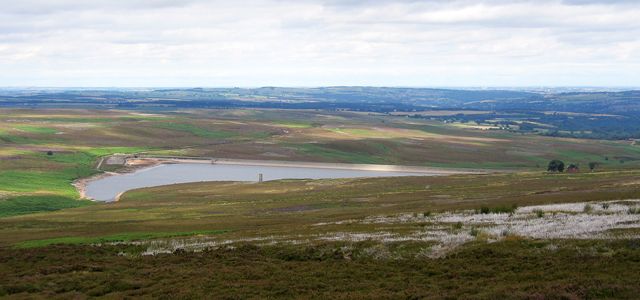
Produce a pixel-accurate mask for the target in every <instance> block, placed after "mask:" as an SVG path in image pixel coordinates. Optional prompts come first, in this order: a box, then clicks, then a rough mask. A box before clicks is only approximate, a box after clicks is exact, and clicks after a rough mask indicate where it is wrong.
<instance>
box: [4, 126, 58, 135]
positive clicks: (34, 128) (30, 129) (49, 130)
mask: <svg viewBox="0 0 640 300" xmlns="http://www.w3.org/2000/svg"><path fill="white" fill-rule="evenodd" d="M14 128H16V129H19V130H21V131H25V132H30V133H39V134H54V133H56V132H58V130H56V129H55V128H51V127H40V126H32V125H16V126H14Z"/></svg>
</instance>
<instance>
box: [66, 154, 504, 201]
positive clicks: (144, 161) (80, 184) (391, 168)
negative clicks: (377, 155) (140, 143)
mask: <svg viewBox="0 0 640 300" xmlns="http://www.w3.org/2000/svg"><path fill="white" fill-rule="evenodd" d="M102 160H104V158H103V159H102ZM164 164H211V165H239V166H263V167H289V168H318V169H336V170H362V171H384V172H403V173H415V174H416V176H420V174H425V175H436V176H437V175H441V176H448V175H463V174H466V175H470V174H476V175H479V174H487V173H490V172H497V171H495V170H477V169H456V168H438V167H421V166H403V165H376V164H347V163H322V162H304V161H277V160H249V159H229V158H206V157H203V158H197V157H187V158H180V157H138V158H133V157H130V158H125V161H124V164H123V169H122V170H121V171H118V172H110V171H102V173H98V174H95V175H92V176H89V177H85V178H79V179H76V180H74V181H73V182H72V183H71V185H73V186H74V187H75V188H76V190H77V191H78V193H79V194H80V198H81V199H87V200H91V201H97V200H95V199H92V198H90V197H88V196H87V195H86V187H87V185H88V184H89V183H90V182H92V181H95V180H100V179H103V178H106V177H110V176H115V175H122V174H127V173H133V172H136V171H138V170H142V169H146V168H151V167H155V166H159V165H164ZM121 194H122V193H121ZM121 194H120V195H121ZM120 195H118V197H116V199H115V201H114V202H117V201H118V200H119V198H120Z"/></svg>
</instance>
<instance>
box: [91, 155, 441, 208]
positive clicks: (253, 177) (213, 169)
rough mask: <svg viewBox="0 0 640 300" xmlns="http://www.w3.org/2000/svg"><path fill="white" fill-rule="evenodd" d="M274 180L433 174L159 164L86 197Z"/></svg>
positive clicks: (106, 181)
mask: <svg viewBox="0 0 640 300" xmlns="http://www.w3.org/2000/svg"><path fill="white" fill-rule="evenodd" d="M259 174H262V177H263V180H265V181H267V180H277V179H322V178H356V177H390V176H435V175H441V174H440V173H439V172H437V171H433V172H424V171H423V172H401V171H395V170H394V171H385V170H362V169H345V168H326V167H323V168H321V167H309V166H304V167H294V166H262V165H225V164H202V163H175V164H161V165H158V166H154V167H149V168H145V169H140V170H137V171H135V172H133V173H124V174H117V175H113V176H108V177H104V178H100V179H97V180H94V181H91V182H89V183H87V185H86V188H85V195H86V196H87V197H88V198H91V199H93V200H98V201H114V200H115V199H116V197H117V196H118V195H119V194H121V193H123V192H126V191H128V190H132V189H136V188H143V187H152V186H159V185H167V184H174V183H187V182H200V181H248V182H251V181H258V178H259Z"/></svg>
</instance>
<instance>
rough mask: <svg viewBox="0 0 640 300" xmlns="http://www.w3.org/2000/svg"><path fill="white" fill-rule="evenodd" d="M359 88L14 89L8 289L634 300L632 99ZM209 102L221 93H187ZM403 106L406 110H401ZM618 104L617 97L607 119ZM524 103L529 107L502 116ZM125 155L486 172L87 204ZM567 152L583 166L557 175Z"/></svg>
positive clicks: (8, 124)
mask: <svg viewBox="0 0 640 300" xmlns="http://www.w3.org/2000/svg"><path fill="white" fill-rule="evenodd" d="M353 89H354V88H334V89H330V92H327V91H326V90H325V91H322V93H320V92H318V91H317V90H314V89H310V90H306V91H305V90H303V89H281V88H265V89H255V90H243V89H240V90H238V89H236V90H235V93H232V92H233V91H234V89H225V90H213V91H212V90H207V89H200V90H198V89H189V90H185V89H177V90H157V91H144V92H141V91H86V90H82V91H64V92H60V91H56V92H51V91H46V92H41V91H37V92H34V91H19V92H16V91H11V92H6V91H3V95H2V97H0V103H3V104H2V105H3V107H4V108H3V109H2V110H1V111H0V112H1V113H0V278H2V279H0V296H5V297H15V298H27V297H35V296H39V297H43V298H44V297H47V298H49V297H57V298H72V297H78V298H85V297H96V296H106V297H111V298H119V297H126V296H128V297H136V296H162V295H166V294H171V295H174V296H176V297H206V296H211V295H214V296H216V297H219V298H238V297H240V298H251V297H253V298H265V297H292V298H293V297H295V298H299V297H304V298H327V297H331V298H354V297H355V298H357V297H366V298H399V297H402V298H422V297H426V298H630V299H631V298H634V296H635V295H637V293H638V292H639V291H640V290H639V288H638V287H640V284H639V283H640V282H639V281H638V279H637V276H635V274H637V273H638V271H640V244H639V242H638V234H639V230H640V229H639V228H640V208H639V207H640V206H639V205H640V203H638V201H637V199H640V195H639V194H640V181H638V175H640V171H638V166H639V164H640V145H638V144H637V143H636V142H635V140H634V138H637V137H638V136H637V135H636V134H637V132H635V131H634V130H635V129H633V128H634V127H633V126H634V125H633V124H634V121H633V120H635V119H634V118H635V115H633V114H632V112H633V111H634V107H636V106H635V105H636V104H635V102H634V101H635V100H634V99H635V98H633V97H636V94H635V93H634V92H606V93H586V92H579V93H577V94H579V95H578V96H576V95H574V94H575V93H574V94H572V93H560V94H554V95H548V94H540V93H534V92H523V91H483V92H474V91H458V92H457V93H454V92H453V91H449V90H419V89H418V90H411V89H409V90H403V89H390V90H387V91H386V93H383V92H381V90H380V89H376V90H368V89H365V88H363V89H361V90H359V91H354V90H353ZM403 93H404V94H403ZM211 94H216V95H222V94H224V97H226V98H224V99H218V100H215V101H214V100H211V99H209V98H206V99H192V98H190V97H205V96H203V95H211ZM381 95H382V96H384V97H387V98H384V97H383V98H384V99H390V100H384V99H383V100H381V99H382V98H381V97H382V96H381ZM402 95H404V96H402ZM107 96H108V97H107ZM401 96H402V97H403V99H413V100H411V101H408V100H407V101H404V102H394V101H393V99H397V98H398V97H401ZM152 97H174V98H177V100H176V99H174V100H170V99H162V100H157V99H155V100H154V99H151V98H152ZM207 97H208V96H207ZM220 97H222V96H220ZM323 97H324V98H323ZM394 97H395V98H394ZM428 97H432V98H433V99H432V98H428ZM625 97H626V98H625ZM136 98H137V99H146V100H140V101H134V100H135V99H136ZM320 98H321V99H320ZM354 98H357V99H362V101H347V100H348V99H354ZM427 98H428V99H430V100H429V101H426V100H424V99H427ZM605 98H606V99H605ZM612 98H616V99H618V100H619V101H614V102H615V103H617V105H619V106H616V105H610V106H607V107H608V109H609V110H608V111H601V109H598V107H600V106H598V105H599V104H598V103H604V102H605V101H609V100H611V99H612ZM62 99H67V102H66V103H62V102H61V101H62ZM264 99H267V100H264ZM318 99H320V100H322V101H319V100H318ZM323 99H324V100H323ZM527 99H529V100H530V101H528V100H527ZM562 99H564V100H562ZM223 100H224V101H228V102H220V101H223ZM12 101H13V102H12ZM212 101H213V102H212ZM571 101H575V102H571ZM178 102H180V103H178ZM205 102H206V103H208V104H207V105H206V106H205V107H200V106H199V105H204V104H202V103H205ZM578 102H580V103H582V104H583V105H575V103H578ZM176 103H178V104H176ZM212 103H213V104H212ZM230 103H232V104H233V105H231V104H230ZM265 103H266V104H265ZM344 103H352V105H361V106H360V107H358V108H353V107H352V108H351V109H350V108H349V107H347V106H344ZM425 103H427V104H425ZM429 103H430V104H429ZM469 103H472V104H469ZM473 103H477V104H473ZM491 103H493V104H491ZM496 103H498V104H496ZM515 103H520V104H518V105H523V104H522V103H529V106H528V107H526V108H524V107H519V108H512V109H507V107H509V106H514V105H516V104H515ZM540 103H543V104H544V105H543V104H540ZM558 103H560V104H558ZM571 103H574V104H571ZM22 104H26V105H22ZM321 104H322V105H323V106H319V105H321ZM296 105H298V106H296ZM308 105H311V106H310V107H305V106H308ZM314 105H315V106H314ZM474 105H475V106H474ZM532 105H537V106H539V107H538V108H536V109H532V107H531V106H532ZM25 106H26V107H25ZM209 106H213V107H209ZM222 106H224V107H222ZM403 106H406V107H405V108H407V109H403ZM430 106H431V107H430ZM433 106H437V107H433ZM616 107H618V108H616ZM623 107H624V108H623ZM612 110H617V111H615V112H614V111H612ZM518 111H526V112H527V114H525V115H523V114H522V113H518ZM550 112H551V113H550ZM630 112H631V113H630ZM540 116H549V118H540ZM554 118H555V119H554ZM534 119H535V120H534ZM621 119H624V120H626V121H628V124H632V125H629V126H626V125H625V126H623V127H624V128H623V129H622V131H623V132H624V134H622V135H613V134H610V135H601V134H600V133H601V132H609V131H607V128H608V127H607V126H605V125H606V124H613V125H616V124H622V123H625V122H621V121H620V120H621ZM558 120H560V121H558ZM561 120H565V121H561ZM567 120H571V122H569V121H567ZM602 120H608V121H602ZM612 120H613V121H612ZM598 122H605V123H606V124H605V123H598ZM607 122H608V123H607ZM529 123H532V124H534V123H535V126H533V128H531V127H527V126H529V125H530V124H529ZM575 124H578V125H575ZM603 124H605V125H603ZM625 124H627V123H625ZM574 125H575V126H582V127H580V128H578V127H572V126H574ZM613 125H612V126H613ZM536 126H537V127H536ZM616 126H618V125H616ZM523 127H524V128H523ZM598 128H599V129H598ZM114 154H127V155H147V156H154V155H155V156H178V157H180V156H185V157H220V158H233V159H253V160H276V161H309V162H325V163H365V164H392V165H406V166H423V167H439V168H454V169H469V170H479V169H481V170H484V172H483V174H457V175H450V176H436V177H420V176H416V177H395V178H351V179H323V180H306V179H298V180H278V181H268V182H263V183H246V182H242V183H240V182H198V183H186V184H178V185H170V186H160V187H152V188H145V189H138V190H132V191H129V192H127V193H125V194H123V195H122V196H121V197H120V200H119V201H118V202H115V203H100V202H94V201H90V200H87V199H81V198H80V194H79V193H78V191H77V190H76V188H75V187H74V186H73V185H72V183H73V182H74V181H76V180H78V179H81V178H86V177H89V176H92V175H96V174H99V173H101V172H105V171H116V172H117V171H123V170H124V169H126V168H125V167H123V165H122V164H108V163H101V162H104V160H105V159H106V158H108V157H110V156H111V155H114ZM554 159H555V160H562V161H563V162H565V163H566V164H567V166H568V165H570V164H572V165H574V166H576V167H578V168H577V169H574V170H573V171H572V172H571V173H569V172H562V173H560V172H547V164H548V163H549V161H550V160H554ZM591 167H593V168H591Z"/></svg>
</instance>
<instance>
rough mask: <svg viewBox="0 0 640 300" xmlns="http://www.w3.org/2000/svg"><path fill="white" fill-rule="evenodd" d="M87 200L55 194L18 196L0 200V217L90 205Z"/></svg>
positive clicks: (90, 202)
mask: <svg viewBox="0 0 640 300" xmlns="http://www.w3.org/2000/svg"><path fill="white" fill-rule="evenodd" d="M93 203H94V202H92V201H88V200H77V199H75V198H69V197H63V196H57V195H48V196H47V195H42V196H41V195H38V196H18V197H15V198H9V199H2V200H0V218H4V217H9V216H17V215H24V214H30V213H36V212H44V211H54V210H60V209H65V208H73V207H82V206H87V205H92V204H93Z"/></svg>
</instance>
